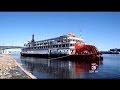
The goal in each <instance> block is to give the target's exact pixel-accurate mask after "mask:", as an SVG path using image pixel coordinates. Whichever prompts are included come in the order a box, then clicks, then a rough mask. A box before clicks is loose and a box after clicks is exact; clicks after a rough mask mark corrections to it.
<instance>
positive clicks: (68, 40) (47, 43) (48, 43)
mask: <svg viewBox="0 0 120 90" xmlns="http://www.w3.org/2000/svg"><path fill="white" fill-rule="evenodd" d="M70 41H79V40H74V39H65V40H59V41H54V42H46V43H37V42H36V43H35V46H36V45H50V44H52V43H60V42H61V43H63V42H70ZM25 46H29V45H25Z"/></svg>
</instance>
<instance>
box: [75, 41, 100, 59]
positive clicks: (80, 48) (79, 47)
mask: <svg viewBox="0 0 120 90" xmlns="http://www.w3.org/2000/svg"><path fill="white" fill-rule="evenodd" d="M75 55H84V56H87V57H90V58H91V59H95V58H101V53H100V52H99V51H98V49H97V48H96V47H95V46H93V45H88V44H80V43H79V42H76V43H75Z"/></svg>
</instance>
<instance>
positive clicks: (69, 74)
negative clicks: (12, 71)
mask: <svg viewBox="0 0 120 90" xmlns="http://www.w3.org/2000/svg"><path fill="white" fill-rule="evenodd" d="M13 57H14V58H15V59H16V60H17V62H19V63H21V64H22V66H23V67H24V68H25V69H26V70H28V71H30V72H31V73H32V74H33V75H34V76H36V77H37V78H39V79H120V54H114V55H113V54H105V55H103V58H104V59H103V61H99V62H94V63H96V64H97V66H96V68H93V66H94V64H93V63H89V62H81V61H78V62H75V61H69V60H50V59H43V58H35V57H23V56H20V55H19V54H14V55H13Z"/></svg>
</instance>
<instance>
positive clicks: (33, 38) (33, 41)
mask: <svg viewBox="0 0 120 90" xmlns="http://www.w3.org/2000/svg"><path fill="white" fill-rule="evenodd" d="M32 42H34V34H33V35H32Z"/></svg>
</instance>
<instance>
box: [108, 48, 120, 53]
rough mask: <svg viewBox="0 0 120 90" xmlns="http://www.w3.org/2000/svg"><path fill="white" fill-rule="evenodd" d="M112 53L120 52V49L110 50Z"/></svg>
mask: <svg viewBox="0 0 120 90" xmlns="http://www.w3.org/2000/svg"><path fill="white" fill-rule="evenodd" d="M110 51H111V52H120V49H118V48H115V49H110Z"/></svg>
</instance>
